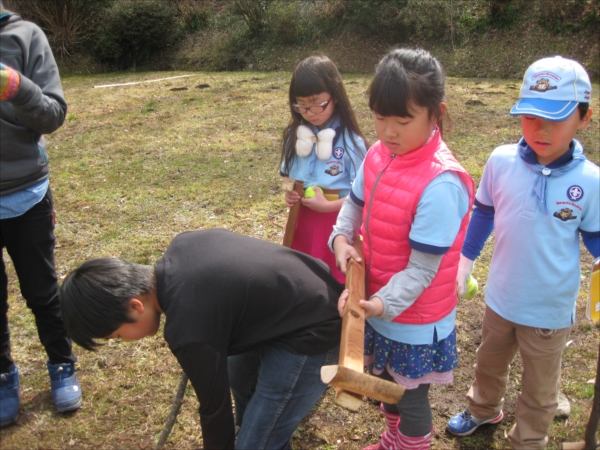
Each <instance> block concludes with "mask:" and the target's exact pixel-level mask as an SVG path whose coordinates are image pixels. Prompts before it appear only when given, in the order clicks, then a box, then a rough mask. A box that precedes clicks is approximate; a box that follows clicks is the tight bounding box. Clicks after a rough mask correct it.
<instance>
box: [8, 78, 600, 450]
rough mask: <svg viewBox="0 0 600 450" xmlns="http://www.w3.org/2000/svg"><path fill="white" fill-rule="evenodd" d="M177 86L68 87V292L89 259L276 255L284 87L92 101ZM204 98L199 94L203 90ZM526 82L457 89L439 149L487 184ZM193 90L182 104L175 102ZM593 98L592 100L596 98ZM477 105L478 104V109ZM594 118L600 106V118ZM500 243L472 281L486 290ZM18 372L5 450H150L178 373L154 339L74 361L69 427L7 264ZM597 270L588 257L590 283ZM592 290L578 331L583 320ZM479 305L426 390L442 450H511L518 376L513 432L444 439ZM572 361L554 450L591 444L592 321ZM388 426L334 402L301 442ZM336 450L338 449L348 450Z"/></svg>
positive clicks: (63, 262)
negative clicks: (192, 236)
mask: <svg viewBox="0 0 600 450" xmlns="http://www.w3.org/2000/svg"><path fill="white" fill-rule="evenodd" d="M180 74H182V73H179V72H177V73H174V72H161V73H135V74H130V73H110V74H104V75H93V76H89V77H83V76H77V77H75V76H73V77H68V78H65V79H64V80H63V85H64V88H65V95H66V99H67V102H68V104H69V115H68V117H67V121H66V122H65V124H64V126H63V127H62V128H60V129H59V130H58V131H57V132H55V133H54V134H52V135H51V136H49V137H48V142H49V151H50V158H51V159H50V166H51V185H52V187H53V191H54V198H55V206H56V210H57V220H58V223H57V228H56V236H57V248H56V264H57V270H58V273H59V276H60V278H61V279H62V278H64V276H66V274H67V273H68V272H69V271H70V270H72V269H73V268H75V267H76V266H77V265H79V264H80V263H82V262H83V261H85V260H87V259H89V258H95V257H102V256H117V257H122V258H126V259H130V260H133V261H136V262H140V263H143V264H153V263H154V262H155V261H156V260H157V259H158V258H160V256H161V255H162V252H163V251H164V250H165V249H166V247H167V245H168V244H169V242H170V241H171V239H172V238H173V237H174V236H175V235H176V234H178V233H180V232H182V231H186V230H193V229H201V228H212V227H223V228H227V229H229V230H232V231H235V232H238V233H243V234H247V235H250V236H254V237H257V238H260V239H265V240H268V241H272V242H281V239H282V237H283V231H284V227H285V223H286V219H287V212H286V207H285V204H284V199H283V193H282V192H281V190H280V177H279V174H278V173H279V170H278V166H279V146H280V139H281V133H282V130H283V128H284V127H285V125H286V123H287V121H288V115H289V112H288V107H287V103H286V102H287V85H288V83H289V80H290V78H291V74H290V73H288V72H270V73H262V72H238V73H227V72H221V73H188V74H191V75H193V76H192V77H189V78H182V79H176V80H166V81H164V82H157V83H148V84H139V85H131V86H121V87H110V88H97V89H95V88H94V87H93V86H95V85H101V84H110V83H126V82H132V81H133V82H135V81H141V80H145V79H146V80H149V79H156V78H162V77H168V76H171V75H180ZM344 80H345V83H346V87H347V90H348V93H349V96H350V98H351V101H352V104H353V105H354V107H355V108H356V113H357V116H358V119H359V122H360V125H361V127H362V129H363V131H364V133H365V135H366V136H367V138H368V140H369V141H370V142H371V143H372V142H374V141H375V139H376V137H375V133H374V129H373V124H372V119H371V115H370V112H369V111H368V108H367V97H366V89H367V86H368V83H369V81H370V76H365V75H352V74H349V75H344ZM204 83H205V84H209V85H210V87H209V88H206V89H196V88H195V86H198V85H200V84H204ZM519 83H520V80H516V79H511V80H499V79H481V78H480V79H456V78H450V79H449V80H448V87H447V101H448V106H449V108H448V109H449V113H450V119H451V123H450V126H447V127H446V128H447V131H446V132H445V139H446V141H447V143H448V145H449V147H450V148H451V149H452V150H453V151H454V153H455V154H456V156H457V157H458V159H459V160H460V161H461V162H462V164H464V166H465V168H466V169H467V170H468V171H469V172H470V173H471V174H472V176H473V177H474V178H475V179H476V181H477V182H478V181H479V179H480V177H481V174H482V170H483V167H484V165H485V162H486V160H487V157H488V156H489V154H490V152H491V151H492V150H493V149H494V147H496V146H497V145H499V144H503V143H508V142H514V141H516V140H517V139H518V138H519V137H520V131H519V121H518V119H514V118H510V117H509V116H508V110H509V108H510V106H511V105H512V103H513V102H514V101H515V99H516V97H517V95H518V86H519ZM180 87H187V88H188V90H181V91H172V90H171V89H172V88H180ZM594 90H595V92H598V86H597V85H595V86H594ZM474 100H477V101H478V102H473V101H474ZM592 106H593V108H594V110H595V111H600V107H599V104H598V97H597V96H595V97H594V101H593V104H592ZM599 130H600V127H599V124H598V120H597V119H596V118H594V120H593V123H592V125H591V127H590V128H589V129H588V130H587V131H585V132H584V133H581V135H580V136H579V138H580V140H581V141H582V142H583V144H584V146H585V148H586V151H587V154H588V156H589V158H590V159H592V160H593V161H595V162H596V163H598V161H599V160H600V139H598V136H599ZM492 248H493V242H492V241H491V240H490V242H488V244H487V245H486V248H485V249H484V253H483V255H482V256H481V258H480V259H479V261H478V264H477V265H476V268H475V276H476V277H477V278H478V280H479V284H480V286H483V285H484V284H485V281H486V276H487V270H488V268H489V262H490V258H491V250H492ZM5 261H7V265H8V267H9V273H10V278H9V296H10V300H9V301H10V305H11V308H10V311H9V315H10V323H11V332H12V335H11V338H12V345H13V356H14V358H15V360H16V361H17V364H18V365H19V367H20V370H21V373H22V379H21V394H22V407H21V416H20V419H19V422H18V424H17V425H15V426H12V427H9V428H6V429H3V430H1V431H0V448H2V449H32V448H34V449H98V448H102V449H140V448H141V449H151V448H153V446H154V443H155V441H156V439H157V438H158V435H159V434H160V431H161V430H162V427H163V424H164V422H165V421H166V418H167V416H168V413H169V408H170V405H171V402H172V400H173V395H174V394H175V390H176V388H177V384H178V378H179V375H180V369H179V367H178V365H177V362H176V361H175V359H174V357H173V356H172V355H171V353H170V352H169V350H168V347H167V346H166V343H165V342H164V340H163V339H162V336H160V333H159V335H158V336H156V337H153V338H147V339H145V340H143V341H140V342H134V343H123V342H117V341H109V342H107V344H106V345H105V346H104V347H103V348H101V349H100V350H99V351H98V352H97V353H87V352H84V351H83V350H82V349H81V348H78V347H76V348H75V353H76V354H77V355H78V357H79V363H78V370H79V371H78V374H79V378H80V381H81V385H82V390H83V398H84V403H83V407H82V408H81V409H80V410H79V411H77V412H76V413H72V414H67V415H59V414H57V413H56V412H55V410H54V407H53V405H52V399H51V394H50V392H49V386H48V377H47V375H46V369H45V359H46V358H45V354H44V352H43V349H42V347H41V345H40V344H39V342H38V338H37V333H36V330H35V325H34V322H33V319H32V316H31V314H30V312H29V310H28V309H27V308H26V307H25V305H24V301H23V299H22V298H21V296H20V293H19V290H18V282H17V280H16V277H15V276H14V273H13V272H12V266H11V264H10V259H9V258H8V257H7V256H6V254H5ZM589 266H590V258H589V256H586V255H584V256H583V257H582V267H584V268H588V267H589ZM586 296H587V280H584V281H583V283H582V291H581V296H580V299H579V302H578V317H580V318H581V317H582V316H583V312H584V311H585V299H586V298H587V297H586ZM482 308H483V306H482V296H481V293H480V294H479V295H478V296H477V297H476V298H475V299H473V300H471V301H469V302H463V303H462V304H461V305H460V307H459V314H458V322H457V324H458V326H457V329H458V345H459V349H460V351H461V353H460V357H461V362H460V366H459V368H458V369H457V371H456V372H455V383H454V385H452V386H448V387H440V388H433V389H432V395H431V398H432V405H433V411H434V423H435V427H436V431H435V436H434V442H433V448H437V449H447V448H456V449H458V448H476V449H488V448H496V449H508V448H509V447H510V445H509V443H508V441H507V440H506V439H505V438H504V433H506V432H508V430H509V429H510V426H511V424H512V420H514V406H515V398H516V394H517V386H518V385H519V381H520V375H519V374H520V362H519V360H518V358H517V360H516V361H515V364H513V369H512V372H511V382H510V384H509V390H508V391H507V395H506V397H507V405H506V411H505V412H506V413H507V417H506V419H505V421H504V422H503V423H502V424H501V425H499V426H498V427H495V428H493V427H492V428H488V429H486V430H485V431H484V432H482V433H478V434H477V435H476V436H474V437H470V438H464V439H457V438H454V437H451V436H449V435H447V434H445V433H444V431H443V428H444V425H445V423H446V421H447V419H448V418H449V417H450V415H452V414H454V413H456V412H458V411H459V410H460V409H462V407H464V394H465V392H466V390H467V388H468V386H469V385H470V383H471V381H472V366H473V363H474V352H475V349H476V348H477V345H478V340H479V339H480V333H479V332H480V328H481V312H482V311H483V309H482ZM572 339H573V340H574V344H573V345H571V346H570V347H569V348H568V349H567V350H566V351H565V355H564V361H563V382H562V385H561V390H562V391H563V392H564V393H565V394H566V395H567V396H568V397H569V399H570V401H571V404H572V411H573V412H572V416H571V418H570V419H569V420H568V421H555V423H554V425H553V428H552V430H551V442H550V448H557V446H558V443H559V442H561V441H580V440H583V433H584V428H585V424H586V423H587V418H588V417H589V411H590V407H591V397H590V395H591V394H590V389H591V388H590V387H589V386H591V385H588V384H586V383H587V381H588V380H589V379H591V378H593V377H594V376H595V368H596V355H597V348H598V347H597V343H598V340H599V334H598V330H597V329H596V328H594V327H592V326H590V325H589V324H588V323H586V322H585V321H581V322H578V324H576V325H575V327H574V329H573V336H572ZM197 408H198V404H197V400H196V398H195V395H194V393H193V390H192V389H191V387H188V391H187V394H186V397H185V401H184V405H183V408H182V412H181V413H180V416H179V417H178V421H177V424H176V425H175V427H174V430H173V432H172V434H171V437H170V440H169V443H168V445H167V448H170V449H193V448H198V447H199V446H201V430H200V423H199V417H198V414H197ZM382 426H383V421H382V419H381V417H380V415H379V413H378V411H377V408H376V407H375V406H374V405H370V404H367V403H365V405H364V406H363V408H362V409H361V411H360V412H359V413H357V414H351V413H349V412H347V411H344V410H342V409H341V408H339V407H337V406H336V405H334V404H333V399H332V396H331V394H328V395H327V396H325V398H324V399H323V401H322V402H321V403H320V404H319V405H318V406H317V407H316V408H314V410H313V412H312V413H311V415H310V416H309V417H307V419H306V420H305V421H304V422H303V424H302V427H301V429H300V430H299V431H298V432H297V433H296V435H295V437H294V441H293V444H294V447H295V448H296V449H315V448H320V449H325V448H327V449H333V448H339V449H358V448H362V447H363V446H365V445H368V444H371V443H374V442H375V441H376V440H377V438H378V436H379V434H380V433H381V431H382ZM338 441H339V443H338Z"/></svg>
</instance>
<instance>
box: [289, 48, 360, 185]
mask: <svg viewBox="0 0 600 450" xmlns="http://www.w3.org/2000/svg"><path fill="white" fill-rule="evenodd" d="M321 92H328V93H329V94H330V95H331V97H332V98H333V99H334V100H335V101H336V104H335V110H334V114H335V113H337V114H339V116H340V121H341V129H340V134H341V135H342V136H344V135H345V130H346V129H347V130H348V131H350V139H352V142H353V144H354V148H355V150H356V151H360V149H359V148H358V146H357V142H356V140H355V138H354V135H358V136H360V138H361V139H362V140H363V141H364V143H365V147H366V148H368V147H369V145H368V143H367V140H366V139H365V137H364V136H363V134H362V133H361V131H360V127H359V126H358V121H357V120H356V116H355V115H354V110H353V109H352V105H350V100H349V99H348V95H347V94H346V89H345V88H344V83H343V82H342V76H341V75H340V72H339V71H338V69H337V67H336V66H335V64H334V63H333V61H331V59H329V58H328V57H327V56H325V55H315V56H309V57H308V58H306V59H304V60H302V61H300V63H298V65H297V66H296V69H295V70H294V74H293V75H292V80H291V81H290V89H289V107H290V113H291V115H292V117H291V119H290V122H289V123H288V125H287V127H286V128H285V129H284V130H283V144H282V152H281V160H280V164H281V163H284V167H283V172H284V173H285V174H289V173H290V169H291V167H292V163H293V162H294V159H295V158H296V130H298V127H299V126H300V125H301V124H302V122H303V119H302V114H300V113H299V112H296V111H294V109H293V108H292V105H293V104H294V103H296V98H297V97H311V96H313V95H318V94H320V93H321ZM361 153H362V154H361V155H358V156H359V157H360V159H358V160H357V161H356V165H357V166H358V165H360V161H362V159H363V157H364V152H361ZM351 159H352V163H353V164H354V158H351Z"/></svg>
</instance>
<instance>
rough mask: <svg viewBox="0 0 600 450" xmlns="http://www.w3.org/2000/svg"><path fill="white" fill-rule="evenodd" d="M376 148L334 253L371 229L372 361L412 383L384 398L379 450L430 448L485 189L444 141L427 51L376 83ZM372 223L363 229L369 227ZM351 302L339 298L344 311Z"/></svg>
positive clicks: (347, 208)
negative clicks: (462, 277) (464, 263)
mask: <svg viewBox="0 0 600 450" xmlns="http://www.w3.org/2000/svg"><path fill="white" fill-rule="evenodd" d="M369 108H370V109H371V110H372V111H373V116H374V120H375V130H376V132H377V137H378V138H379V141H377V142H376V143H375V144H374V145H373V146H372V147H371V148H370V149H369V152H368V153H367V156H366V158H365V160H364V162H363V165H362V166H361V167H360V169H359V171H358V173H357V176H356V179H355V181H354V184H353V185H352V188H351V191H350V195H349V196H348V198H347V199H346V201H345V202H344V205H343V206H342V209H341V211H340V214H339V216H338V219H337V222H336V225H335V227H334V230H333V233H332V235H331V237H330V241H329V244H330V247H331V248H332V249H333V250H334V252H335V258H336V263H337V264H338V266H339V267H340V269H341V271H342V272H345V270H346V262H347V260H348V258H349V257H354V258H358V255H357V254H356V251H355V250H354V249H353V247H352V246H351V244H352V242H353V239H355V238H356V234H357V232H358V231H359V229H360V234H361V235H362V236H363V250H364V257H365V263H366V286H367V299H365V300H361V302H360V304H361V306H362V307H363V308H364V309H365V316H366V318H367V323H366V326H365V365H369V366H370V367H371V368H372V369H371V370H372V373H373V374H375V375H377V376H379V377H381V378H384V379H387V380H393V381H395V382H397V383H398V384H401V385H402V386H404V387H405V388H406V391H405V394H404V396H403V397H402V399H401V400H400V401H399V402H398V403H397V404H395V405H392V404H385V403H382V404H381V405H380V409H381V411H382V412H383V414H384V416H385V419H386V425H387V430H386V431H385V432H384V433H383V435H382V436H381V441H380V442H379V443H377V444H374V445H371V446H369V447H367V449H369V450H376V449H377V450H379V449H385V450H396V449H403V450H404V449H411V450H413V449H428V448H429V447H430V445H431V438H432V433H433V424H432V417H431V407H430V404H429V399H428V392H429V386H430V384H431V383H437V384H449V383H452V381H453V373H452V369H453V368H454V367H456V365H457V364H458V358H457V353H456V330H455V326H454V322H455V318H456V304H457V300H458V298H457V294H456V272H457V269H458V260H459V255H460V249H461V248H462V243H463V240H464V236H465V231H466V228H467V223H468V220H469V219H468V217H469V215H468V212H469V211H470V209H471V206H472V204H473V195H474V183H473V180H472V179H471V178H470V177H469V175H468V174H467V173H466V171H465V170H464V169H463V168H462V167H461V165H460V164H459V163H458V162H457V161H456V159H455V158H454V156H453V155H452V153H451V152H450V150H449V149H448V147H447V146H446V144H445V143H444V141H443V140H442V117H443V116H444V114H445V113H446V104H445V103H444V73H443V70H442V67H441V66H440V64H439V62H438V61H437V60H436V59H435V58H434V57H433V56H432V55H431V54H429V53H428V52H426V51H425V50H409V49H396V50H393V51H392V52H390V53H389V54H388V55H386V56H385V57H384V58H383V59H382V60H381V61H380V62H379V64H378V66H377V69H376V72H375V78H374V79H373V81H372V82H371V86H370V88H369ZM361 224H362V225H361ZM347 297H348V294H347V292H344V294H342V296H341V297H340V301H339V305H338V307H339V310H340V313H341V311H342V310H343V307H344V305H345V303H346V299H347Z"/></svg>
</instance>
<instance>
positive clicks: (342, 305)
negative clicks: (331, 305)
mask: <svg viewBox="0 0 600 450" xmlns="http://www.w3.org/2000/svg"><path fill="white" fill-rule="evenodd" d="M348 295H350V292H348V289H344V290H343V291H342V295H340V298H339V299H338V312H339V313H340V317H344V308H345V307H346V301H348Z"/></svg>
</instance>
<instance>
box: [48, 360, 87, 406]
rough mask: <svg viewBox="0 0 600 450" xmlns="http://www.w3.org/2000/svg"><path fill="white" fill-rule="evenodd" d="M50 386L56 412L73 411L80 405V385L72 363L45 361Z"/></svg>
mask: <svg viewBox="0 0 600 450" xmlns="http://www.w3.org/2000/svg"><path fill="white" fill-rule="evenodd" d="M47 365H48V373H49V374H50V388H51V389H52V397H54V403H55V404H56V409H58V412H61V413H62V412H67V411H73V410H75V409H77V408H79V407H80V406H81V387H80V386H79V380H77V375H76V374H75V364H73V363H59V364H50V361H48V363H47Z"/></svg>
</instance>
